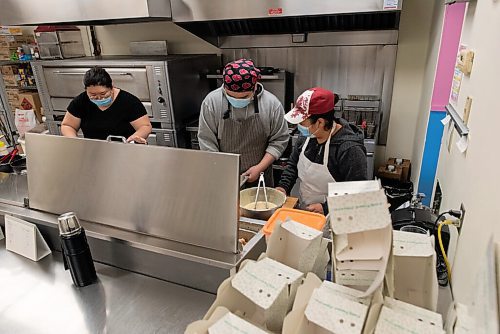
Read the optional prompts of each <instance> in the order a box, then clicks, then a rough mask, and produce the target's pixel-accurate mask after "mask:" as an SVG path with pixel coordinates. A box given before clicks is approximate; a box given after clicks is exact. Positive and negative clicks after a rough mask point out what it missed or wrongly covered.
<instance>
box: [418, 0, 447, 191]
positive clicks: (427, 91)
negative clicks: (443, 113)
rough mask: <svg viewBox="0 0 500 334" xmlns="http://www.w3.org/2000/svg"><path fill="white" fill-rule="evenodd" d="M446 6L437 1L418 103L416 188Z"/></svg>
mask: <svg viewBox="0 0 500 334" xmlns="http://www.w3.org/2000/svg"><path fill="white" fill-rule="evenodd" d="M444 12H445V6H443V4H442V3H441V2H440V1H435V4H434V16H433V17H432V25H431V32H430V39H429V46H430V47H429V49H428V52H427V57H426V58H425V71H424V77H423V84H422V91H421V95H420V102H419V103H418V115H417V126H416V130H415V137H414V140H413V145H414V146H413V155H412V178H413V181H414V184H415V188H416V187H417V186H418V181H419V176H420V168H421V163H422V155H423V153H424V145H425V136H426V133H427V123H428V120H429V114H430V109H431V100H432V93H433V90H434V79H435V76H436V67H437V61H438V57H439V47H440V43H441V33H442V31H443V20H444Z"/></svg>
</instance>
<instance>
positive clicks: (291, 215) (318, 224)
mask: <svg viewBox="0 0 500 334" xmlns="http://www.w3.org/2000/svg"><path fill="white" fill-rule="evenodd" d="M287 219H291V220H293V221H296V222H297V223H301V224H304V225H306V226H309V227H312V228H314V229H316V230H318V231H322V230H323V227H324V226H325V224H326V217H325V216H323V215H321V214H319V213H315V212H309V211H304V210H297V209H288V208H280V209H278V210H276V211H275V212H274V213H273V215H272V216H271V218H269V220H268V221H267V223H266V224H265V225H264V228H263V229H262V231H263V232H264V235H266V236H270V235H271V233H273V230H274V226H275V225H276V222H277V221H278V220H279V221H282V222H284V221H285V220H287Z"/></svg>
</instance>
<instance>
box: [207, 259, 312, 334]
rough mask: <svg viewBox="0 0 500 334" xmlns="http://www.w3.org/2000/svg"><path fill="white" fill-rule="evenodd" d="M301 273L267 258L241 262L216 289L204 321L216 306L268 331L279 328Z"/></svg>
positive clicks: (289, 306)
mask: <svg viewBox="0 0 500 334" xmlns="http://www.w3.org/2000/svg"><path fill="white" fill-rule="evenodd" d="M302 277H303V273H301V272H300V271H298V270H295V269H293V268H290V267H288V266H286V265H284V264H282V263H279V262H277V261H274V260H272V259H269V258H263V259H261V260H260V261H257V262H255V261H250V260H249V261H244V262H243V263H242V264H241V266H240V270H239V271H238V273H237V274H235V275H234V276H232V277H230V278H228V279H226V280H225V281H224V282H222V284H221V285H220V286H219V289H218V290H217V298H216V299H215V302H214V303H213V304H212V306H211V307H210V309H209V310H208V312H207V314H206V315H205V317H204V320H208V319H210V317H211V316H212V314H213V313H214V311H215V309H216V308H217V307H219V306H223V307H225V308H227V309H228V310H229V311H231V312H232V313H234V314H237V315H239V316H240V317H241V318H243V319H245V320H247V321H249V322H251V323H253V324H255V325H257V326H259V327H261V328H265V329H267V330H270V331H280V330H281V327H282V325H283V320H284V319H285V316H286V314H287V313H288V311H289V310H290V309H291V307H292V305H293V300H294V298H295V294H296V292H297V288H298V287H299V285H300V283H301V281H302Z"/></svg>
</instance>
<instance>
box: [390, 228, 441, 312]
mask: <svg viewBox="0 0 500 334" xmlns="http://www.w3.org/2000/svg"><path fill="white" fill-rule="evenodd" d="M393 240H394V241H393V256H394V289H395V291H394V297H395V298H397V299H399V300H401V301H404V302H407V303H410V304H413V305H416V306H419V307H422V308H426V309H428V310H432V311H435V310H436V308H437V301H438V290H439V288H438V281H437V276H436V252H435V250H434V247H433V237H431V236H427V235H426V234H418V233H411V232H402V231H393Z"/></svg>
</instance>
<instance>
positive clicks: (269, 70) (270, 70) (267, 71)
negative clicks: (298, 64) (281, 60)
mask: <svg viewBox="0 0 500 334" xmlns="http://www.w3.org/2000/svg"><path fill="white" fill-rule="evenodd" d="M258 69H259V70H260V74H261V75H273V74H274V73H276V72H278V71H279V69H277V68H274V67H265V66H263V67H258Z"/></svg>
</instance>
